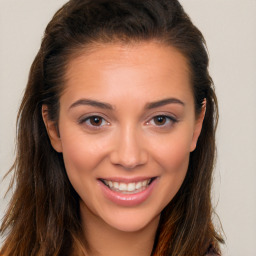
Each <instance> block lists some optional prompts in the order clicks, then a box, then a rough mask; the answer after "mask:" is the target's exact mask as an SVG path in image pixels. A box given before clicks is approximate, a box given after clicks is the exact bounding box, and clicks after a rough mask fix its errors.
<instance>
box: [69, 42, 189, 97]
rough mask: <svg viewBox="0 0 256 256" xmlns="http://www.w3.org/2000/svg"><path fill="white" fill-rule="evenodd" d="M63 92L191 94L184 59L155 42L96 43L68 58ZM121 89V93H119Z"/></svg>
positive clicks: (173, 50) (174, 50)
mask: <svg viewBox="0 0 256 256" xmlns="http://www.w3.org/2000/svg"><path fill="white" fill-rule="evenodd" d="M65 80H66V83H65V91H66V92H68V93H69V95H70V96H71V97H72V96H73V97H77V95H75V94H76V91H77V94H79V93H81V92H82V91H83V92H84V93H87V94H92V96H95V94H98V95H99V94H104V95H105V96H106V97H107V95H109V93H113V92H115V93H117V94H118V92H120V95H123V96H124V97H125V95H126V96H128V95H129V92H130V93H131V94H134V93H135V92H136V93H137V94H138V95H140V96H141V93H143V95H144V96H145V97H146V96H147V94H149V97H152V94H153V95H154V97H155V98H163V97H164V96H165V94H168V93H169V94H176V95H169V96H176V97H179V96H180V97H184V94H189V96H191V92H192V91H191V85H190V75H189V68H188V64H187V60H186V58H185V57H184V56H183V55H182V54H181V53H180V52H179V51H178V50H176V49H175V48H173V47H170V46H165V45H163V44H160V43H156V42H145V43H140V44H139V43H138V44H129V45H124V44H102V45H95V46H92V47H90V48H89V49H85V50H83V51H81V52H80V54H78V55H77V56H76V57H75V58H71V60H70V62H69V64H68V67H67V72H66V79H65ZM122 91H124V92H123V94H122V93H121V92H122Z"/></svg>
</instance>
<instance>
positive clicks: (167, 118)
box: [79, 115, 178, 129]
mask: <svg viewBox="0 0 256 256" xmlns="http://www.w3.org/2000/svg"><path fill="white" fill-rule="evenodd" d="M157 118H163V119H165V122H164V124H160V125H157V124H156V123H155V121H156V120H157ZM93 119H95V120H94V121H96V119H98V120H99V122H100V125H93V124H92V121H93ZM102 122H103V124H102ZM152 122H154V124H152ZM177 122H178V120H177V119H176V118H174V117H173V116H168V115H156V116H153V117H152V118H151V119H150V120H149V121H147V122H146V125H153V126H155V127H156V128H162V129H164V128H171V127H172V126H173V125H174V124H175V123H177ZM79 124H85V125H86V126H87V127H89V128H90V129H101V128H102V127H103V126H106V125H109V124H110V123H109V122H107V121H106V119H105V118H104V117H102V116H100V115H91V116H87V117H85V118H82V119H81V120H79Z"/></svg>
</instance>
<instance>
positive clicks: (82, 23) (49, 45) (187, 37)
mask: <svg viewBox="0 0 256 256" xmlns="http://www.w3.org/2000/svg"><path fill="white" fill-rule="evenodd" d="M148 41H155V42H159V43H161V44H164V45H167V46H172V47H175V48H176V49H177V50H179V51H180V52H181V53H182V54H183V55H184V56H185V58H186V59H187V62H188V65H189V69H190V76H191V86H192V90H193V94H194V99H195V109H196V113H199V112H200V111H201V109H202V104H203V102H204V100H205V99H206V113H205V119H204V123H203V127H202V131H201V135H200V137H199V140H198V143H197V147H196V149H195V150H194V151H193V152H192V153H191V155H190V162H189V167H188V172H187V175H186V178H185V180H184V182H183V184H182V186H181V188H180V190H179V191H178V193H177V194H176V196H175V197H174V198H173V200H172V201H171V202H170V203H169V204H168V205H167V206H166V208H165V209H164V210H163V211H162V214H161V218H160V223H159V227H158V230H157V235H156V238H155V244H154V248H153V252H152V255H161V256H165V255H166V256H167V255H169V256H177V255H178V256H188V255H190V256H195V255H196V256H198V255H204V254H205V253H206V252H207V248H208V247H209V246H210V245H212V246H214V247H215V248H216V250H218V242H223V240H222V238H221V236H220V235H218V234H217V232H216V231H215V228H214V225H213V223H212V215H213V209H212V204H211V184H212V171H213V166H214V160H215V129H216V125H217V119H218V108H217V100H216V96H215V93H214V90H213V82H212V79H211V77H210V76H209V73H208V55H207V51H206V45H205V40H204V38H203V36H202V34H201V32H200V31H199V30H198V29H197V28H196V27H195V26H194V25H193V24H192V22H191V20H190V19H189V17H188V16H187V14H186V13H185V12H184V10H183V8H182V6H181V5H180V4H179V2H178V1H177V0H141V1H138V0H129V1H128V0H91V1H89V0H70V1H69V2H68V3H66V4H65V5H64V6H63V7H62V8H61V9H60V10H59V11H58V12H57V13H56V14H55V15H54V17H53V19H52V20H51V22H50V23H49V25H48V26H47V28H46V31H45V35H44V37H43V40H42V44H41V48H40V50H39V52H38V54H37V56H36V58H35V60H34V62H33V65H32V67H31V71H30V76H29V80H28V84H27V88H26V91H25V95H24V98H23V101H22V104H21V107H20V110H19V113H18V122H17V123H18V125H17V132H18V136H17V157H16V161H15V163H14V166H13V168H12V169H13V170H14V178H15V182H16V190H15V193H14V195H13V198H12V200H11V203H10V207H9V209H8V211H7V213H6V215H5V218H4V221H3V224H2V227H1V232H2V234H3V233H4V232H7V231H8V235H7V238H6V240H5V243H4V245H3V248H2V251H1V253H4V255H5V256H8V255H12V256H18V255H37V256H39V255H40V256H45V255H83V251H84V250H85V249H86V248H84V246H83V244H84V241H83V238H82V233H81V226H80V216H79V196H78V195H77V193H76V192H75V190H74V189H73V187H72V185H71V184H70V182H69V179H68V177H67V174H66V171H65V166H64V163H63V158H62V155H61V154H60V153H57V152H56V151H55V150H54V149H53V148H52V146H51V144H50V141H49V138H48V135H47V131H46V129H45V125H44V123H43V119H42V113H41V112H42V105H43V104H46V105H47V107H48V116H49V118H50V119H51V120H55V121H56V122H57V121H58V110H59V97H60V95H61V93H62V91H63V88H64V84H65V72H66V68H67V65H68V63H69V61H70V59H72V58H73V57H74V56H75V55H79V53H81V51H82V50H84V49H86V48H88V49H90V47H93V46H94V45H95V44H107V43H113V42H117V43H122V44H136V43H139V42H148ZM56 177H58V178H56ZM85 244H86V243H85Z"/></svg>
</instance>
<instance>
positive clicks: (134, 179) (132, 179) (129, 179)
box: [98, 176, 156, 183]
mask: <svg viewBox="0 0 256 256" xmlns="http://www.w3.org/2000/svg"><path fill="white" fill-rule="evenodd" d="M153 178H156V176H140V177H105V178H98V180H107V181H113V182H123V183H132V182H140V181H144V180H149V179H153Z"/></svg>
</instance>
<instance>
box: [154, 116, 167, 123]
mask: <svg viewBox="0 0 256 256" xmlns="http://www.w3.org/2000/svg"><path fill="white" fill-rule="evenodd" d="M165 121H166V118H165V117H164V116H157V117H155V123H156V124H158V125H163V124H164V123H165Z"/></svg>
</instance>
